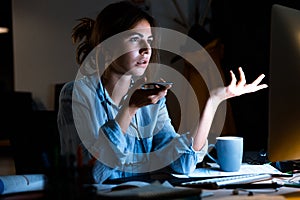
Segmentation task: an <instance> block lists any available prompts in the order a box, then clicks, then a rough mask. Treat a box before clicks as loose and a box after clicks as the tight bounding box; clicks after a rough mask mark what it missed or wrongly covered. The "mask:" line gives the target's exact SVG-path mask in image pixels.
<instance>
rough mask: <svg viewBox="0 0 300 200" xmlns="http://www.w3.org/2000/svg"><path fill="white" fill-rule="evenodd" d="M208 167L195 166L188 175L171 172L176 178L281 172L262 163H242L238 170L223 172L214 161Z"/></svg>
mask: <svg viewBox="0 0 300 200" xmlns="http://www.w3.org/2000/svg"><path fill="white" fill-rule="evenodd" d="M209 165H210V166H211V167H210V168H197V169H196V170H195V171H194V172H193V173H191V174H189V175H179V174H173V176H174V177H177V178H188V177H192V178H194V177H195V178H197V177H214V176H233V175H242V174H260V173H267V174H282V172H281V171H279V170H277V169H276V168H275V167H273V166H272V165H269V164H264V165H250V164H246V163H243V164H242V165H241V169H240V170H239V171H238V172H224V171H221V170H220V168H219V166H218V165H217V164H215V163H210V164H209Z"/></svg>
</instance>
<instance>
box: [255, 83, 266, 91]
mask: <svg viewBox="0 0 300 200" xmlns="http://www.w3.org/2000/svg"><path fill="white" fill-rule="evenodd" d="M267 87H268V85H267V84H261V85H258V86H256V87H255V92H256V91H258V90H261V89H264V88H267Z"/></svg>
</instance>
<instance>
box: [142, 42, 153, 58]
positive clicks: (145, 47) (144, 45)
mask: <svg viewBox="0 0 300 200" xmlns="http://www.w3.org/2000/svg"><path fill="white" fill-rule="evenodd" d="M150 52H151V46H150V44H149V43H148V42H147V41H143V43H142V44H141V46H140V50H139V53H140V54H141V55H144V54H149V53H150Z"/></svg>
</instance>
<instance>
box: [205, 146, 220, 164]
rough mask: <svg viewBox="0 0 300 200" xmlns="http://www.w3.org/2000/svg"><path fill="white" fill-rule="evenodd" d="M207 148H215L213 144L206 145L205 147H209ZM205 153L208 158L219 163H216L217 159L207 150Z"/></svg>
mask: <svg viewBox="0 0 300 200" xmlns="http://www.w3.org/2000/svg"><path fill="white" fill-rule="evenodd" d="M209 148H215V144H209V145H208V147H207V149H209ZM206 155H207V156H208V157H209V158H210V159H212V160H213V161H214V162H215V163H217V164H219V163H218V160H217V159H215V158H214V157H212V156H211V155H210V154H209V151H207V153H206Z"/></svg>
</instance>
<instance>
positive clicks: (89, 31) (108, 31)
mask: <svg viewBox="0 0 300 200" xmlns="http://www.w3.org/2000/svg"><path fill="white" fill-rule="evenodd" d="M143 19H145V20H147V21H148V22H149V24H150V26H151V27H155V26H156V22H155V19H154V18H153V17H152V16H150V15H149V14H148V13H146V12H145V11H144V10H142V9H141V8H139V7H138V6H135V5H134V4H132V3H131V2H129V1H121V2H117V3H113V4H110V5H108V6H107V7H105V8H104V9H103V10H102V11H101V12H100V13H99V14H98V16H97V18H96V20H93V19H90V18H81V19H79V21H80V22H79V24H78V25H76V26H75V27H74V28H73V31H72V40H73V43H79V42H80V41H81V42H80V43H79V45H78V47H77V49H76V62H77V63H78V64H82V62H83V61H84V59H85V58H86V56H87V55H88V54H89V53H90V52H91V51H92V50H93V48H94V47H96V46H97V45H98V44H100V43H101V42H103V41H104V40H106V39H108V38H109V37H111V36H113V35H115V34H118V33H121V32H123V31H126V30H129V29H131V28H133V27H134V26H135V25H136V24H137V23H138V22H139V21H141V20H143ZM83 39H84V40H83ZM157 56H158V55H157V50H156V49H153V50H152V56H151V60H152V61H153V60H155V59H156V60H158V59H157Z"/></svg>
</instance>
